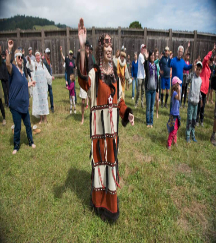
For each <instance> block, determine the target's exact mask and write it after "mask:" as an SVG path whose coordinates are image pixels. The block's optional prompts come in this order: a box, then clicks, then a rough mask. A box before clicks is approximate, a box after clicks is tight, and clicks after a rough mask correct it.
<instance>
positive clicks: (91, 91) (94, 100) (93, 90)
mask: <svg viewBox="0 0 216 243" xmlns="http://www.w3.org/2000/svg"><path fill="white" fill-rule="evenodd" d="M88 76H89V78H90V79H91V87H90V89H89V90H88V97H90V98H91V108H92V107H93V106H97V98H96V84H95V70H94V68H92V69H91V70H90V71H89V73H88Z"/></svg>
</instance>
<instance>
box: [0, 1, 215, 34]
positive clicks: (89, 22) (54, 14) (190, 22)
mask: <svg viewBox="0 0 216 243" xmlns="http://www.w3.org/2000/svg"><path fill="white" fill-rule="evenodd" d="M3 7H4V9H5V10H6V11H4V10H3V11H1V15H2V16H1V17H10V16H13V15H16V14H22V15H23V14H25V15H31V16H39V17H43V18H47V19H49V20H53V21H55V23H61V24H66V25H68V26H71V27H73V28H76V27H77V24H78V21H79V18H80V17H83V18H84V21H85V25H86V27H92V26H96V27H118V26H122V27H128V26H129V24H130V23H131V22H133V21H135V20H137V21H139V22H141V24H142V26H143V27H147V28H155V29H170V28H171V29H173V30H189V31H193V30H198V31H203V32H213V33H216V25H215V24H214V23H215V22H216V16H215V14H214V13H215V10H216V9H215V8H216V4H215V3H214V2H213V1H212V0H207V1H202V2H199V1H197V0H191V1H189V0H182V1H181V3H180V2H179V1H173V0H163V1H156V0H151V1H148V0H136V1H131V0H130V1H129V0H118V1H117V0H109V1H102V0H100V1H99V0H94V1H86V0H62V1H59V0H58V1H55V0H46V1H45V0H28V1H25V0H19V1H15V0H4V1H3Z"/></svg>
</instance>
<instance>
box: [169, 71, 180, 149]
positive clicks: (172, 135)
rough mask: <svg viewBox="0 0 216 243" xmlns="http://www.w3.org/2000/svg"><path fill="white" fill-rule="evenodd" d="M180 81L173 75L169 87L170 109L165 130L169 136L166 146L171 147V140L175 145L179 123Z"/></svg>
mask: <svg viewBox="0 0 216 243" xmlns="http://www.w3.org/2000/svg"><path fill="white" fill-rule="evenodd" d="M181 84H182V81H181V80H180V79H179V78H178V77H176V76H175V77H173V79H172V88H171V99H172V107H171V110H170V116H169V120H168V122H167V130H168V133H169V137H168V140H167V148H168V149H171V145H172V142H173V143H174V145H177V132H178V129H179V127H180V125H181V122H180V120H181V118H180V114H179V101H180V99H181V86H180V85H181Z"/></svg>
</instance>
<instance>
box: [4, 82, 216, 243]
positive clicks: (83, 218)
mask: <svg viewBox="0 0 216 243" xmlns="http://www.w3.org/2000/svg"><path fill="white" fill-rule="evenodd" d="M64 84H65V82H64V80H63V79H56V80H55V81H53V93H54V102H55V113H54V114H50V115H49V116H48V124H46V125H45V124H42V125H40V128H41V130H42V131H41V133H40V134H37V135H35V136H34V142H35V144H36V145H37V148H36V149H35V150H33V149H32V148H29V147H28V144H27V138H26V133H25V129H24V125H23V124H22V132H21V148H20V151H19V152H18V153H17V154H16V155H15V156H13V155H12V150H13V135H12V132H11V129H10V127H11V125H12V124H13V123H12V116H11V114H10V112H9V110H8V109H7V110H6V119H7V125H6V126H5V127H2V126H0V154H1V156H0V171H1V173H0V242H1V241H2V242H215V241H216V212H215V210H216V148H215V147H214V146H213V145H212V144H211V143H210V141H209V139H210V135H211V133H212V126H213V110H214V105H207V106H206V110H205V112H206V116H205V121H204V128H202V127H197V128H196V137H197V140H198V143H197V144H195V143H193V142H191V143H190V144H186V141H185V128H186V112H187V109H186V108H185V109H181V110H180V112H181V117H182V126H181V127H180V129H179V131H178V147H172V150H171V151H167V149H166V142H167V137H168V133H167V129H166V123H167V120H168V110H167V109H166V108H163V109H161V108H160V109H159V119H156V116H154V128H148V129H147V128H146V125H145V109H144V110H142V109H141V108H140V107H139V108H137V109H136V110H135V109H134V115H135V126H134V127H131V126H129V125H128V126H127V127H126V128H123V127H122V126H121V125H120V129H119V136H120V148H119V166H120V169H119V171H120V176H121V182H120V185H121V189H119V190H118V196H119V201H120V218H119V220H118V221H117V223H115V224H109V223H107V222H103V221H101V219H100V218H99V217H98V216H97V215H95V213H94V212H93V211H92V210H91V208H90V207H89V199H90V183H91V179H90V172H91V165H90V159H89V152H90V138H89V109H88V110H86V112H85V122H84V125H83V126H81V125H80V122H81V106H80V104H81V99H80V98H79V96H78V94H79V88H78V84H76V85H77V97H78V98H77V99H78V104H77V114H72V115H70V114H69V99H68V91H67V90H66V89H65V86H64ZM126 104H127V105H128V106H131V107H132V108H133V107H134V103H133V101H132V100H131V88H130V91H128V92H126ZM30 112H31V109H30ZM1 121H2V117H1V116H0V122H1ZM31 123H32V125H33V124H36V123H38V120H37V119H35V118H34V117H31Z"/></svg>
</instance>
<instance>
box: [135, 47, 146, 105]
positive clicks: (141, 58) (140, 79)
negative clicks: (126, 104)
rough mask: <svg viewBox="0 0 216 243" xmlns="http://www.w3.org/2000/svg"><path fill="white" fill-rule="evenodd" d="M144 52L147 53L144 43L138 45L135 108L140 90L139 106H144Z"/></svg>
mask: <svg viewBox="0 0 216 243" xmlns="http://www.w3.org/2000/svg"><path fill="white" fill-rule="evenodd" d="M146 54H147V49H146V45H144V44H142V45H141V46H140V54H139V58H138V70H137V79H138V90H137V93H136V101H135V108H137V106H138V101H139V96H140V92H141V107H142V108H144V92H145V70H144V62H145V58H144V55H146Z"/></svg>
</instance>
